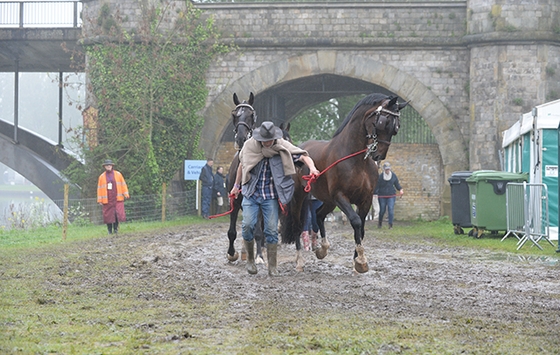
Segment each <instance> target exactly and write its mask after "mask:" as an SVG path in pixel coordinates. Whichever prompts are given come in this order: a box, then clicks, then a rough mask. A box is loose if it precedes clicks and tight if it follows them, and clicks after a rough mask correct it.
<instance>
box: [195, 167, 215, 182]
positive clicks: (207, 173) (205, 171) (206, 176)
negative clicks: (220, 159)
mask: <svg viewBox="0 0 560 355" xmlns="http://www.w3.org/2000/svg"><path fill="white" fill-rule="evenodd" d="M198 179H199V180H200V181H202V186H203V187H210V188H211V187H212V186H214V175H213V174H212V167H211V166H210V165H208V164H206V165H204V166H203V167H202V170H201V171H200V176H199V177H198Z"/></svg>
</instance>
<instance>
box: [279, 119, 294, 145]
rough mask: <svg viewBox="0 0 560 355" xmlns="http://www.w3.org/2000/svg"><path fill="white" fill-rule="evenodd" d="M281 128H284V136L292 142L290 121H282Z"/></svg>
mask: <svg viewBox="0 0 560 355" xmlns="http://www.w3.org/2000/svg"><path fill="white" fill-rule="evenodd" d="M280 129H281V130H282V138H284V140H287V141H288V142H290V143H292V136H290V124H289V123H286V124H284V123H281V124H280Z"/></svg>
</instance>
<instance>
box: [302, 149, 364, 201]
mask: <svg viewBox="0 0 560 355" xmlns="http://www.w3.org/2000/svg"><path fill="white" fill-rule="evenodd" d="M367 150H368V149H367V148H366V149H362V150H360V151H359V152H356V153H352V154H350V155H347V156H345V157H342V158H340V159H338V160H337V161H335V162H334V163H332V164H331V165H329V166H328V167H327V168H326V169H325V170H323V171H321V172H320V173H319V175H303V176H302V178H303V180H307V185H305V188H304V189H303V190H304V191H305V192H309V191H311V184H313V183H314V182H315V181H317V179H319V177H320V176H321V175H323V174H324V173H326V172H327V171H329V169H330V168H332V167H333V166H335V165H336V164H338V163H340V162H341V161H343V160H346V159H350V158H352V157H355V156H356V155H360V154H362V153H365V152H367Z"/></svg>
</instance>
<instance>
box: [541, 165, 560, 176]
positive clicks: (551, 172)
mask: <svg viewBox="0 0 560 355" xmlns="http://www.w3.org/2000/svg"><path fill="white" fill-rule="evenodd" d="M544 176H546V177H556V178H557V177H558V165H546V166H545V167H544Z"/></svg>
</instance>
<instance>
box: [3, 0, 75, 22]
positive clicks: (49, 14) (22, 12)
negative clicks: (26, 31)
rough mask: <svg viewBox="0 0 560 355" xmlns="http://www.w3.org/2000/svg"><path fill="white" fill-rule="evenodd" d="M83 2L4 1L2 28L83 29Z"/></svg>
mask: <svg viewBox="0 0 560 355" xmlns="http://www.w3.org/2000/svg"><path fill="white" fill-rule="evenodd" d="M81 12H82V2H81V1H2V2H0V27H4V28H16V27H19V28H38V27H43V28H44V27H51V28H52V27H74V28H77V27H81V26H82V19H81V16H80V14H81Z"/></svg>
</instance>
